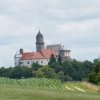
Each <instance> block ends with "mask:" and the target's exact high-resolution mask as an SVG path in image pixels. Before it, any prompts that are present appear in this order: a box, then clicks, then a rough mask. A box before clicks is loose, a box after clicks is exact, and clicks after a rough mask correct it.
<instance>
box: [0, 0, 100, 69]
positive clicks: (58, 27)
mask: <svg viewBox="0 0 100 100" xmlns="http://www.w3.org/2000/svg"><path fill="white" fill-rule="evenodd" d="M39 29H40V30H41V32H42V34H43V36H44V41H45V42H46V45H47V44H62V45H64V47H65V49H70V50H71V57H72V58H75V59H77V60H82V61H83V60H86V59H87V60H93V59H95V58H98V57H99V56H100V0H0V66H5V67H9V66H14V55H15V53H16V52H17V51H18V50H19V49H20V48H23V49H24V50H25V51H35V48H36V46H35V41H36V40H35V36H36V34H37V32H38V30H39Z"/></svg>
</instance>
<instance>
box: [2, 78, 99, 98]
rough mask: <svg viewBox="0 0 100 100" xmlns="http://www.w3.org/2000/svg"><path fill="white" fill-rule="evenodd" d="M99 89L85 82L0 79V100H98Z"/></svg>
mask: <svg viewBox="0 0 100 100" xmlns="http://www.w3.org/2000/svg"><path fill="white" fill-rule="evenodd" d="M99 88H100V87H97V86H94V85H91V84H88V83H86V82H82V83H81V82H77V83H76V82H68V83H61V82H60V81H59V80H54V79H45V78H43V79H41V78H30V79H21V80H13V79H8V78H0V100H100V92H97V91H99Z"/></svg>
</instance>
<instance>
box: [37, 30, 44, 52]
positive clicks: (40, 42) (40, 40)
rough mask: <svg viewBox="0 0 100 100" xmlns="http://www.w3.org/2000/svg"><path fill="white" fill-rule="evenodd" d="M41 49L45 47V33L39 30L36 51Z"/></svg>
mask: <svg viewBox="0 0 100 100" xmlns="http://www.w3.org/2000/svg"><path fill="white" fill-rule="evenodd" d="M41 49H44V41H43V35H42V33H41V32H40V30H39V32H38V34H37V36H36V51H40V50H41Z"/></svg>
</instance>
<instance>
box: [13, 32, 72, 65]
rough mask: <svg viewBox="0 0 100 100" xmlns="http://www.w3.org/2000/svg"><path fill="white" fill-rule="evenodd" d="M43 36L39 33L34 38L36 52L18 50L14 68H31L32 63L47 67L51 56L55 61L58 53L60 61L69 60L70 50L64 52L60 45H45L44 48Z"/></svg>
mask: <svg viewBox="0 0 100 100" xmlns="http://www.w3.org/2000/svg"><path fill="white" fill-rule="evenodd" d="M44 44H45V43H44V39H43V35H42V34H41V32H40V31H39V32H38V34H37V36H36V52H24V50H23V49H20V50H19V52H18V53H17V54H15V56H14V60H15V66H28V67H31V65H32V64H33V63H38V64H40V65H48V62H49V60H50V57H51V55H52V54H53V55H54V56H55V58H56V59H57V57H58V55H59V53H60V54H61V58H62V61H65V60H68V59H70V50H65V49H63V47H62V46H61V45H60V44H53V45H47V47H46V48H45V45H44Z"/></svg>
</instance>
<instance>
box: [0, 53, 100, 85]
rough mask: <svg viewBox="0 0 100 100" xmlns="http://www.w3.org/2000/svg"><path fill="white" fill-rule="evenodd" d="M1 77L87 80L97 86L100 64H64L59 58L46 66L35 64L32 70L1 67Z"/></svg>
mask: <svg viewBox="0 0 100 100" xmlns="http://www.w3.org/2000/svg"><path fill="white" fill-rule="evenodd" d="M0 77H8V78H13V79H21V78H30V77H37V78H56V79H60V80H61V81H82V80H87V81H90V82H93V83H95V84H100V63H99V60H98V59H95V60H94V61H93V62H91V61H88V60H86V61H83V62H81V61H77V60H75V59H72V60H67V61H64V62H62V61H61V58H60V56H59V58H58V60H55V58H54V56H53V55H51V59H50V61H49V63H48V65H46V66H42V65H39V64H37V63H33V64H32V67H31V68H28V67H27V66H15V67H9V68H5V67H1V68H0Z"/></svg>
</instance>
